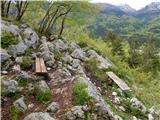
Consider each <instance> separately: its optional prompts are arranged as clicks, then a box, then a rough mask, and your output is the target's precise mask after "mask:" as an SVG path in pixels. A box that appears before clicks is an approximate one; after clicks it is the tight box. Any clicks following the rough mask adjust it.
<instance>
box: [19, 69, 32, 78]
mask: <svg viewBox="0 0 160 120" xmlns="http://www.w3.org/2000/svg"><path fill="white" fill-rule="evenodd" d="M17 77H18V78H19V79H23V80H32V77H31V76H30V75H29V74H28V73H27V72H25V71H17Z"/></svg>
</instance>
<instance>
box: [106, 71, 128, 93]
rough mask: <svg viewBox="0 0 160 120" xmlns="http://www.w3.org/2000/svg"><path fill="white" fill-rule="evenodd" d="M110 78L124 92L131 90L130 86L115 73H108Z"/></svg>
mask: <svg viewBox="0 0 160 120" xmlns="http://www.w3.org/2000/svg"><path fill="white" fill-rule="evenodd" d="M106 74H107V75H108V77H109V78H111V79H112V80H113V81H114V82H115V83H116V84H117V85H118V86H119V87H120V88H121V89H122V90H124V91H125V90H130V88H129V87H128V85H127V84H126V83H125V82H124V81H123V80H122V79H120V78H119V77H118V76H116V75H115V74H114V73H113V72H106Z"/></svg>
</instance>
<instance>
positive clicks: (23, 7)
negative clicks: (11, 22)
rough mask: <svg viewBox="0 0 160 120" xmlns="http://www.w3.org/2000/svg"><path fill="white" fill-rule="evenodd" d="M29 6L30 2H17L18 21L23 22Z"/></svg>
mask: <svg viewBox="0 0 160 120" xmlns="http://www.w3.org/2000/svg"><path fill="white" fill-rule="evenodd" d="M28 4H29V2H28V1H19V0H17V1H16V8H17V17H16V20H17V21H20V20H21V18H22V16H23V14H24V12H25V11H26V9H27V6H28Z"/></svg>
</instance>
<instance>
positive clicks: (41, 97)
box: [36, 90, 52, 102]
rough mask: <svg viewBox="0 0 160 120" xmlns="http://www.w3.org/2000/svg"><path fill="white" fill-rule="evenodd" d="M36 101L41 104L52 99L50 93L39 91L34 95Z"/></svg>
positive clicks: (48, 91)
mask: <svg viewBox="0 0 160 120" xmlns="http://www.w3.org/2000/svg"><path fill="white" fill-rule="evenodd" d="M36 99H37V100H38V101H41V102H47V101H50V100H51V99H52V92H51V91H50V90H46V91H39V92H38V93H37V94H36Z"/></svg>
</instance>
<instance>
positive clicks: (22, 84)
mask: <svg viewBox="0 0 160 120" xmlns="http://www.w3.org/2000/svg"><path fill="white" fill-rule="evenodd" d="M17 82H18V85H20V86H26V85H28V83H29V80H25V79H17Z"/></svg>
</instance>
